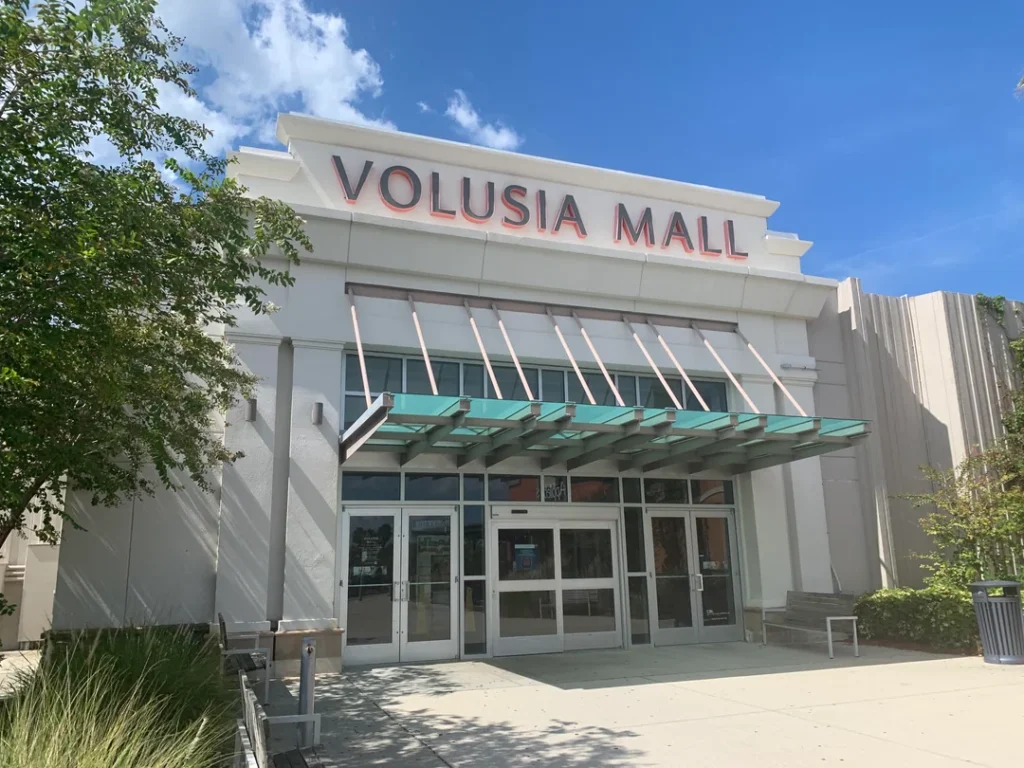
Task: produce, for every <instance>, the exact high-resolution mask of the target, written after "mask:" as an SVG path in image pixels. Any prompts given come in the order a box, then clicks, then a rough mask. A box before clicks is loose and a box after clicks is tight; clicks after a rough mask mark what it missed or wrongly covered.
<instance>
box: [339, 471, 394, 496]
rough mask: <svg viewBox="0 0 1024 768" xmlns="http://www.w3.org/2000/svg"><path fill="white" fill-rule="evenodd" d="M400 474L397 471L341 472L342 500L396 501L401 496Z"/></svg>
mask: <svg viewBox="0 0 1024 768" xmlns="http://www.w3.org/2000/svg"><path fill="white" fill-rule="evenodd" d="M401 488H402V476H401V475H400V474H398V473H397V472H343V473H342V474H341V498H342V500H343V501H397V500H398V499H400V498H401V493H402V491H401Z"/></svg>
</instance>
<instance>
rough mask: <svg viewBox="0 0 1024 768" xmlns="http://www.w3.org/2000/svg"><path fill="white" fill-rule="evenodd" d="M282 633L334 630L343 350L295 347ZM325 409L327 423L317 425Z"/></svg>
mask: <svg viewBox="0 0 1024 768" xmlns="http://www.w3.org/2000/svg"><path fill="white" fill-rule="evenodd" d="M292 344H293V346H294V347H295V365H294V378H293V387H292V432H291V460H290V462H289V466H288V517H287V522H286V534H285V545H286V546H285V564H284V618H283V619H282V621H281V624H280V628H281V629H317V628H326V627H329V626H331V625H332V624H333V622H334V619H335V616H336V613H335V605H334V602H335V592H336V584H337V578H336V574H335V548H336V544H337V538H338V435H339V419H340V414H341V355H342V345H341V344H337V343H332V342H306V341H298V340H295V341H293V342H292ZM318 402H319V403H323V423H321V424H319V425H317V424H313V422H312V411H313V406H314V404H315V403H318Z"/></svg>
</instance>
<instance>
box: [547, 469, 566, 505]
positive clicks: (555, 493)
mask: <svg viewBox="0 0 1024 768" xmlns="http://www.w3.org/2000/svg"><path fill="white" fill-rule="evenodd" d="M568 500H569V485H568V481H567V480H566V477H565V475H544V501H568Z"/></svg>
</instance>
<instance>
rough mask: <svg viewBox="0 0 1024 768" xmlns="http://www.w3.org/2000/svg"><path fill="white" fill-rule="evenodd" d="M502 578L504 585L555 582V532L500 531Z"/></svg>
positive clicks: (541, 529) (507, 529)
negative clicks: (518, 582) (515, 582)
mask: <svg viewBox="0 0 1024 768" xmlns="http://www.w3.org/2000/svg"><path fill="white" fill-rule="evenodd" d="M498 578H499V579H500V580H502V581H526V580H536V579H553V578H555V532H554V531H553V530H552V529H551V528H537V529H529V528H502V529H499V530H498Z"/></svg>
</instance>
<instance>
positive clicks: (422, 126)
mask: <svg viewBox="0 0 1024 768" xmlns="http://www.w3.org/2000/svg"><path fill="white" fill-rule="evenodd" d="M924 7H926V6H925V4H922V3H895V2H888V3H880V2H867V1H862V2H858V3H832V2H820V0H819V1H818V2H809V1H808V2H788V1H786V0H783V1H782V2H774V3H765V2H754V1H753V0H751V1H750V2H703V3H682V2H673V1H672V0H662V1H660V2H649V3H628V4H621V3H611V2H599V1H598V0H588V1H587V2H585V3H584V2H582V1H581V2H569V3H551V2H524V1H522V0H521V1H520V2H518V3H514V4H513V3H506V4H498V3H481V2H474V3H469V2H456V1H455V0H449V1H448V2H440V3H436V2H422V0H406V1H405V2H398V0H393V1H390V2H389V1H387V0H378V1H376V2H370V0H363V1H362V2H346V1H344V0H202V1H201V2H200V0H162V3H161V15H162V16H164V18H165V19H166V20H167V21H168V23H169V26H170V27H171V29H172V30H175V31H180V32H181V33H182V34H184V35H186V37H187V38H188V40H189V43H190V45H191V47H190V49H189V51H188V53H189V54H190V57H191V58H193V59H195V60H198V61H199V62H200V63H201V64H203V66H204V69H203V71H202V72H201V74H200V76H199V79H198V80H197V84H198V85H199V86H200V101H201V103H199V104H191V105H190V104H184V105H183V106H184V108H185V111H190V112H191V113H193V114H197V115H198V116H200V117H203V118H205V119H206V120H207V122H208V123H209V124H210V125H211V127H214V128H215V130H217V131H218V135H219V136H220V137H221V141H222V142H223V146H224V147H226V146H232V145H237V144H239V143H245V144H264V145H267V146H273V140H272V134H271V133H270V132H269V130H268V126H269V125H271V124H272V116H271V115H272V113H273V112H275V111H276V110H286V109H287V110H296V111H304V112H311V113H314V114H321V115H323V116H326V117H333V118H341V119H351V120H356V121H359V122H369V123H371V124H373V123H376V124H383V125H386V126H390V127H397V128H398V129H400V130H403V131H410V132H413V133H421V134H426V135H431V136H439V137H442V138H454V139H461V140H471V141H475V142H477V143H483V144H492V145H498V146H502V147H515V148H516V149H517V151H520V152H525V153H529V154H536V155H541V156H545V157H552V158H556V159H561V160H569V161H573V162H579V163H587V164H591V165H597V166H603V167H609V168H616V169H621V170H626V171H632V172H636V173H643V174H649V175H653V176H663V177H667V178H671V179H678V180H681V181H689V182H694V183H699V184H708V185H712V186H719V187H725V188H730V189H736V190H741V191H745V192H753V193H757V194H763V195H765V196H767V197H770V198H772V199H775V200H779V201H780V202H781V203H782V204H781V206H780V208H779V210H778V212H777V213H776V214H775V215H774V216H773V217H772V218H771V220H770V221H769V227H770V228H772V229H775V230H782V231H793V232H798V233H799V234H800V236H801V237H803V238H804V239H807V240H813V241H814V242H815V245H814V247H813V248H812V249H811V251H810V252H809V253H808V255H807V256H806V257H805V258H804V271H805V272H808V273H812V274H819V275H826V276H829V277H836V278H842V277H847V276H850V275H854V276H859V277H861V278H862V279H863V281H864V285H865V288H866V289H868V290H871V291H877V292H884V293H892V294H903V293H910V294H917V293H925V292H928V291H934V290H952V291H963V292H969V293H974V292H978V291H981V292H985V293H992V294H1007V295H1010V296H1013V297H1016V298H1024V266H1022V265H1024V259H1022V254H1024V100H1019V99H1017V98H1015V97H1014V85H1015V84H1016V82H1017V80H1019V79H1020V77H1021V76H1022V75H1024V34H1022V33H1024V3H1019V2H1016V3H1014V2H1008V1H1007V2H983V3H963V2H957V3H954V2H949V1H943V0H940V1H938V2H933V3H930V4H927V8H928V13H927V14H923V13H921V12H920V10H919V9H923V8H924ZM240 84H241V85H240Z"/></svg>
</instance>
